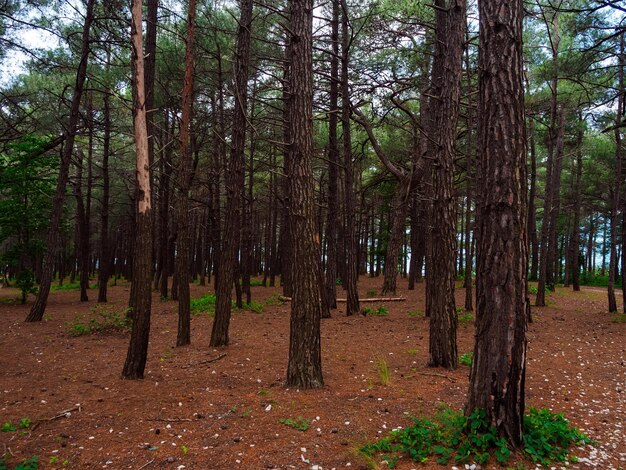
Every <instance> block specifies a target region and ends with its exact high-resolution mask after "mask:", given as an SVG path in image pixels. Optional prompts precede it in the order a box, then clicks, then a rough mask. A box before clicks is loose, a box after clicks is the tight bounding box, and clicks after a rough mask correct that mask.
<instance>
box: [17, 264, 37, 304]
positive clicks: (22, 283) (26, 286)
mask: <svg viewBox="0 0 626 470" xmlns="http://www.w3.org/2000/svg"><path fill="white" fill-rule="evenodd" d="M15 287H17V288H18V289H19V290H20V291H21V293H22V299H21V302H22V303H23V304H25V303H26V298H27V297H28V294H33V295H34V294H36V293H37V286H36V285H35V276H34V275H33V272H32V271H31V270H30V269H23V270H21V271H20V272H19V273H17V276H16V278H15Z"/></svg>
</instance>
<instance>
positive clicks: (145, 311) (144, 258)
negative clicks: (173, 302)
mask: <svg viewBox="0 0 626 470" xmlns="http://www.w3.org/2000/svg"><path fill="white" fill-rule="evenodd" d="M131 13H132V23H131V43H132V49H133V90H134V96H133V98H134V99H133V122H134V135H135V152H136V155H137V173H136V180H137V192H136V195H137V225H136V233H135V237H136V238H135V239H136V243H135V253H134V258H133V262H134V265H133V280H132V283H133V285H135V293H136V296H135V303H134V304H133V305H131V307H132V309H133V312H132V313H133V326H132V330H131V337H130V343H129V345H128V353H127V355H126V362H125V364H124V370H123V372H122V377H123V378H125V379H142V378H143V374H144V370H145V367H146V359H147V357H148V339H149V337H150V308H151V306H152V291H151V280H152V215H151V212H152V201H151V198H150V195H151V192H150V159H149V154H148V128H147V123H146V98H145V79H144V66H143V54H144V51H143V38H142V24H141V1H140V0H131Z"/></svg>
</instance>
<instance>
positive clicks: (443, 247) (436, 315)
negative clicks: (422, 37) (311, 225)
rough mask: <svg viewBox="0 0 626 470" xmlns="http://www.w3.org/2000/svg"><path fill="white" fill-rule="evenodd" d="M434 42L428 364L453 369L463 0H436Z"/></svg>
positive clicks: (464, 5) (455, 323) (454, 362)
mask: <svg viewBox="0 0 626 470" xmlns="http://www.w3.org/2000/svg"><path fill="white" fill-rule="evenodd" d="M435 5H436V6H437V7H438V8H437V10H436V13H435V15H436V26H435V34H436V45H435V57H434V62H433V72H432V80H433V84H432V92H433V95H434V96H436V97H437V100H436V101H435V100H431V106H432V109H431V115H432V124H433V125H434V127H432V128H431V129H432V130H433V131H434V130H435V129H437V132H432V134H431V136H430V137H431V141H430V142H429V147H430V149H429V150H430V154H431V155H432V158H433V163H432V167H431V169H432V188H433V190H432V192H431V194H432V198H433V199H432V203H431V217H430V226H431V227H432V228H431V230H432V232H431V237H430V240H429V243H428V250H429V252H430V257H429V259H430V261H431V264H430V265H429V266H428V278H429V282H428V283H427V289H428V294H427V295H428V299H429V304H430V308H429V313H430V337H429V339H430V341H429V359H428V365H429V366H431V367H445V368H448V369H454V368H456V367H457V366H458V354H457V347H456V328H457V313H456V305H455V301H454V280H455V279H454V265H455V259H456V257H455V249H456V214H455V212H456V211H455V209H456V205H455V197H454V146H455V140H456V124H457V119H458V115H459V99H460V94H461V70H462V69H461V65H462V60H463V44H464V39H465V24H466V11H465V9H466V3H465V0H450V1H445V0H437V1H436V2H435Z"/></svg>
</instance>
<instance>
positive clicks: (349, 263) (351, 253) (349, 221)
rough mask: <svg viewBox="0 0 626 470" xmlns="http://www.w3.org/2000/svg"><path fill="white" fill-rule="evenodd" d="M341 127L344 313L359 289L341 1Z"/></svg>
mask: <svg viewBox="0 0 626 470" xmlns="http://www.w3.org/2000/svg"><path fill="white" fill-rule="evenodd" d="M341 13H342V14H341V129H342V131H343V165H344V172H345V175H344V201H345V202H344V213H345V230H344V238H345V243H346V275H345V279H342V281H343V283H344V288H345V289H346V294H347V302H346V315H348V316H350V315H354V314H355V313H358V312H359V310H360V308H359V292H358V290H357V281H358V279H357V278H358V266H357V263H358V259H357V258H358V255H357V249H358V247H357V245H358V239H357V236H358V235H357V233H356V224H355V220H356V219H355V209H356V208H355V204H354V182H353V181H354V167H353V164H352V134H351V132H350V114H351V112H350V84H349V80H350V77H349V74H348V68H349V63H350V28H349V26H348V5H347V3H346V0H341Z"/></svg>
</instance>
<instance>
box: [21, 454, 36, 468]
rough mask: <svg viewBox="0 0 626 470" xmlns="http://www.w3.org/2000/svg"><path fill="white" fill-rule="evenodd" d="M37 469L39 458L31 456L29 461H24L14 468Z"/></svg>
mask: <svg viewBox="0 0 626 470" xmlns="http://www.w3.org/2000/svg"><path fill="white" fill-rule="evenodd" d="M38 468H39V457H37V456H36V455H33V456H32V457H31V458H29V459H24V460H23V461H22V463H21V464H19V465H17V466H16V467H15V470H37V469H38Z"/></svg>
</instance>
